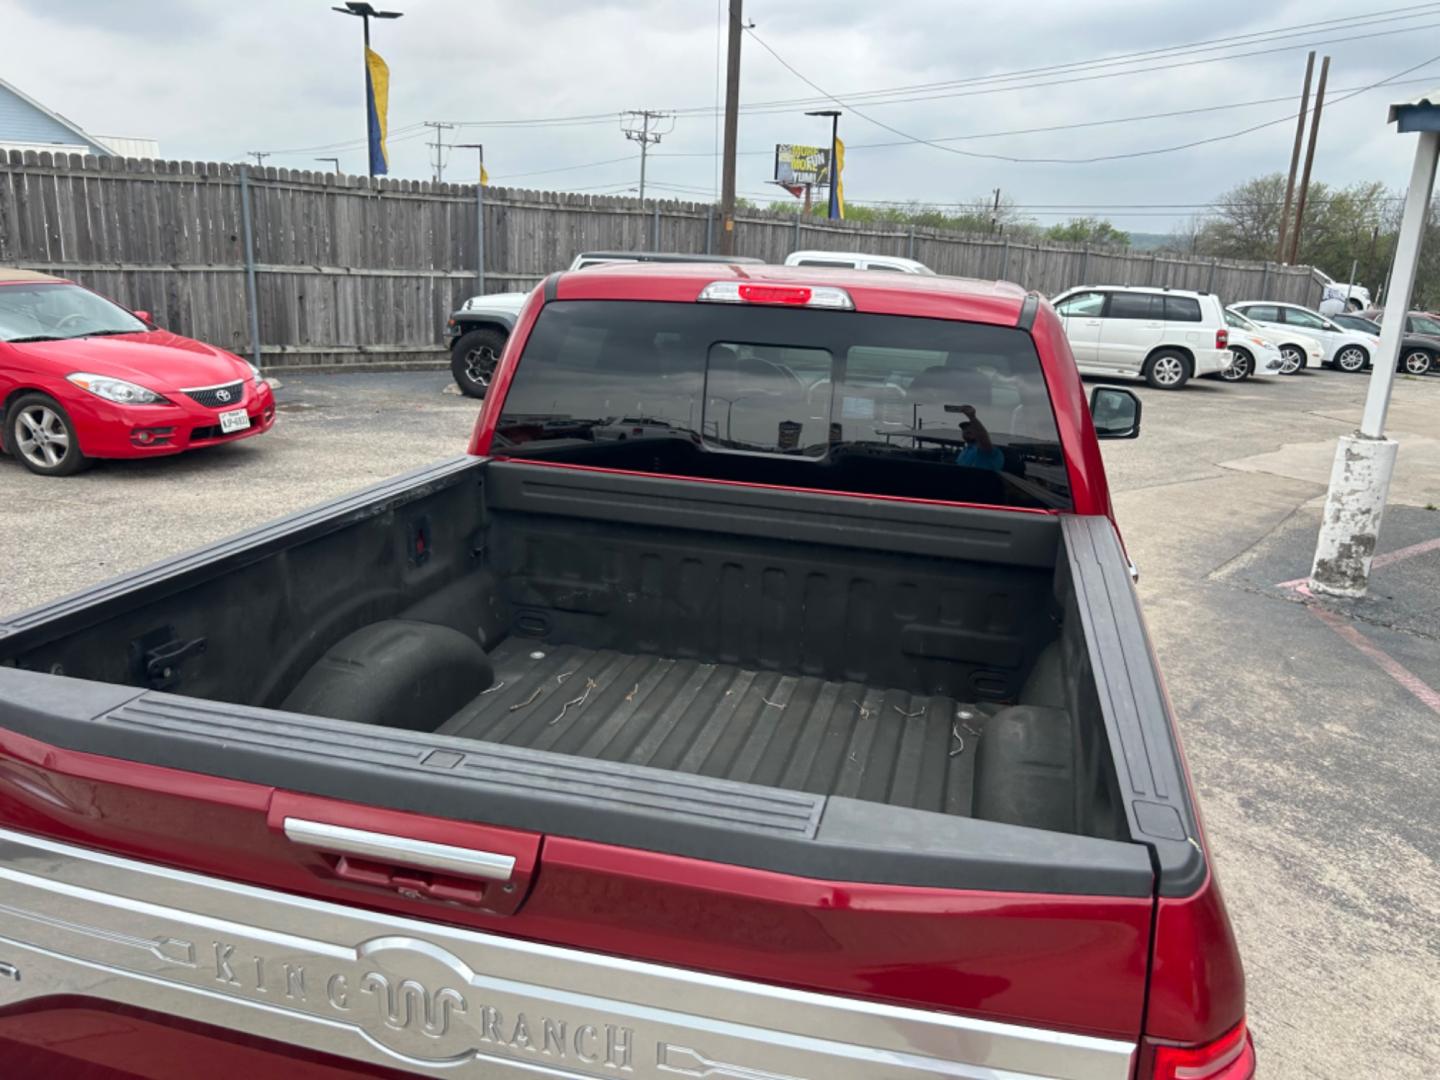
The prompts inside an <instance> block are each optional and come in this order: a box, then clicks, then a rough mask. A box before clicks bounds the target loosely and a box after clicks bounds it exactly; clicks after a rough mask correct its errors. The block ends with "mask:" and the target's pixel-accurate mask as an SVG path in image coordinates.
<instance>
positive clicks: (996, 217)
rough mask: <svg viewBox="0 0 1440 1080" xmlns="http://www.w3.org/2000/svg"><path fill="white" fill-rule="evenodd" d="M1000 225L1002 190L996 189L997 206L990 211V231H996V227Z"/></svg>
mask: <svg viewBox="0 0 1440 1080" xmlns="http://www.w3.org/2000/svg"><path fill="white" fill-rule="evenodd" d="M999 223H1000V189H999V188H998V187H997V188H996V189H995V205H994V206H993V207H991V209H990V231H991V232H992V233H993V232H994V231H995V226H996V225H998V224H999Z"/></svg>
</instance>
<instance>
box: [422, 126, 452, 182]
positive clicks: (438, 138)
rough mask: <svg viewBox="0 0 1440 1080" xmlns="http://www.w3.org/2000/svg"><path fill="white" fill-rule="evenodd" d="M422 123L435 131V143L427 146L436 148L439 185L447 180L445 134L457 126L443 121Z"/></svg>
mask: <svg viewBox="0 0 1440 1080" xmlns="http://www.w3.org/2000/svg"><path fill="white" fill-rule="evenodd" d="M421 123H423V124H424V125H425V126H426V127H428V128H434V129H435V141H434V142H427V143H426V144H425V145H426V146H431V147H434V148H435V161H434V165H435V182H436V183H437V184H438V183H440V181H442V180H443V179H445V132H446V131H449V130H451V129H453V128H454V127H455V125H454V124H447V123H446V122H445V121H443V120H422V121H421Z"/></svg>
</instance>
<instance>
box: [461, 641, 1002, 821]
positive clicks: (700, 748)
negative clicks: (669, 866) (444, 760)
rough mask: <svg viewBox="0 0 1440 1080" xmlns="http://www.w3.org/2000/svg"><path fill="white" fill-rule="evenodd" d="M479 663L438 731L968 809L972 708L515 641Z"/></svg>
mask: <svg viewBox="0 0 1440 1080" xmlns="http://www.w3.org/2000/svg"><path fill="white" fill-rule="evenodd" d="M490 658H491V660H492V661H493V662H494V664H495V677H496V687H497V688H494V689H492V690H490V691H488V692H487V693H485V694H482V695H481V696H479V697H477V698H476V699H475V700H474V701H473V702H471V703H470V705H469V706H467V707H466V708H465V709H462V710H461V711H460V712H459V713H457V714H456V715H455V716H453V717H452V718H451V719H450V720H449V721H448V722H447V723H445V724H444V725H443V726H442V727H441V728H440V731H441V733H443V734H447V735H457V736H461V737H464V738H469V739H479V740H482V741H485V742H495V743H501V744H504V745H508V746H523V747H529V748H532V749H536V750H549V751H554V752H556V753H561V754H573V755H576V756H579V757H587V758H597V759H600V760H602V761H618V762H624V763H627V764H631V765H648V766H652V767H654V768H659V769H669V770H674V771H677V772H682V773H692V774H697V775H700V776H709V777H715V778H717V779H723V780H738V781H742V782H745V783H751V784H764V785H766V786H769V787H776V788H783V789H786V790H789V791H806V792H812V793H814V794H817V795H841V796H846V797H849V798H855V799H863V800H866V801H868V802H881V803H888V804H890V805H892V806H908V807H913V808H915V809H917V810H932V811H937V812H940V813H946V814H960V815H969V814H970V812H971V797H972V793H973V780H974V763H975V749H976V743H977V739H976V737H975V735H974V734H972V733H967V732H966V731H964V730H962V729H961V728H960V727H959V726H958V724H959V722H962V721H963V722H964V723H965V724H966V725H967V726H968V727H970V728H972V729H973V730H974V731H979V730H982V726H983V724H984V722H985V715H984V713H983V711H982V709H981V707H980V706H978V705H973V704H972V705H967V704H963V703H960V702H957V701H955V700H954V699H953V698H949V697H945V696H943V695H914V694H909V693H906V692H905V691H903V690H883V689H874V688H869V687H866V686H863V685H861V684H860V683H857V682H836V681H831V680H826V679H820V678H815V677H810V676H804V677H797V676H792V675H782V674H780V673H778V672H774V671H753V670H748V669H746V668H742V667H737V666H734V665H730V664H713V663H703V662H700V661H696V660H684V659H668V658H662V657H658V656H646V655H635V654H630V653H624V652H616V651H613V650H596V649H585V648H580V647H579V646H574V645H560V646H553V647H552V646H549V645H547V644H542V643H539V642H535V641H529V640H526V639H524V638H510V639H507V640H506V641H504V642H501V643H500V644H499V645H497V646H496V647H495V649H494V650H492V652H491V653H490ZM960 712H963V713H964V714H965V715H964V716H963V717H961V716H960V715H959V714H960ZM967 740H968V741H967Z"/></svg>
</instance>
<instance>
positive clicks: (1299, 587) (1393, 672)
mask: <svg viewBox="0 0 1440 1080" xmlns="http://www.w3.org/2000/svg"><path fill="white" fill-rule="evenodd" d="M1427 543H1428V544H1429V545H1430V546H1432V547H1440V540H1432V541H1427ZM1414 546H1415V547H1422V546H1425V545H1421V544H1416V545H1414ZM1407 550H1409V549H1407V548H1402V549H1401V551H1407ZM1400 553H1401V552H1400V551H1396V552H1392V553H1391V554H1392V555H1399V554H1400ZM1414 554H1417V555H1418V554H1419V552H1418V551H1417V552H1414ZM1392 561H1393V560H1392ZM1277 587H1279V588H1289V589H1291V590H1292V591H1293V592H1296V593H1298V594H1299V595H1300V596H1303V597H1304V598H1305V599H1306V601H1307V603H1306V604H1305V610H1306V611H1308V612H1310V614H1311V615H1314V616H1315V617H1316V618H1317V619H1319V620H1320V621H1321V622H1322V623H1324V624H1325V625H1326V626H1328V627H1329V628H1330V629H1331V630H1334V631H1335V633H1337V634H1339V635H1340V636H1341V637H1342V638H1344V639H1345V640H1346V641H1348V642H1349V643H1350V644H1351V645H1353V646H1354V647H1355V648H1356V649H1357V650H1358V651H1359V652H1360V653H1361V654H1362V655H1364V656H1365V657H1366V658H1367V659H1369V660H1370V661H1371V662H1372V663H1374V664H1375V666H1376V667H1378V668H1379V669H1380V670H1381V671H1383V672H1385V674H1386V675H1389V676H1390V678H1392V679H1394V680H1395V681H1396V682H1397V683H1399V684H1400V685H1401V686H1402V687H1404V688H1405V689H1406V690H1408V691H1409V692H1410V694H1411V695H1412V696H1413V697H1414V698H1415V699H1416V700H1417V701H1419V702H1420V704H1422V705H1425V706H1427V707H1428V708H1429V709H1430V711H1431V712H1433V713H1434V714H1435V715H1436V716H1440V691H1437V690H1435V688H1434V687H1432V686H1431V685H1430V684H1429V683H1427V682H1426V681H1425V680H1424V679H1422V678H1420V676H1419V675H1416V674H1415V673H1414V672H1413V671H1411V670H1410V669H1409V668H1407V667H1406V666H1405V665H1404V664H1402V663H1400V661H1399V660H1396V659H1395V658H1394V657H1393V656H1391V655H1390V654H1389V653H1387V652H1386V651H1385V650H1384V649H1382V648H1380V646H1378V645H1376V644H1375V643H1374V642H1373V641H1371V640H1370V639H1369V638H1367V637H1366V636H1365V635H1364V634H1362V633H1361V632H1360V631H1359V630H1357V629H1356V628H1355V627H1353V626H1351V625H1350V624H1349V623H1348V622H1346V621H1345V620H1344V619H1343V618H1342V617H1341V616H1339V615H1337V614H1335V613H1334V612H1333V611H1327V610H1326V609H1325V608H1322V607H1319V606H1317V605H1315V604H1313V603H1309V602H1308V601H1310V600H1312V599H1314V597H1313V594H1312V593H1311V592H1310V587H1309V586H1308V585H1306V584H1305V583H1304V580H1303V579H1302V580H1301V581H1300V582H1285V583H1282V584H1281V585H1280V586H1277Z"/></svg>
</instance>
